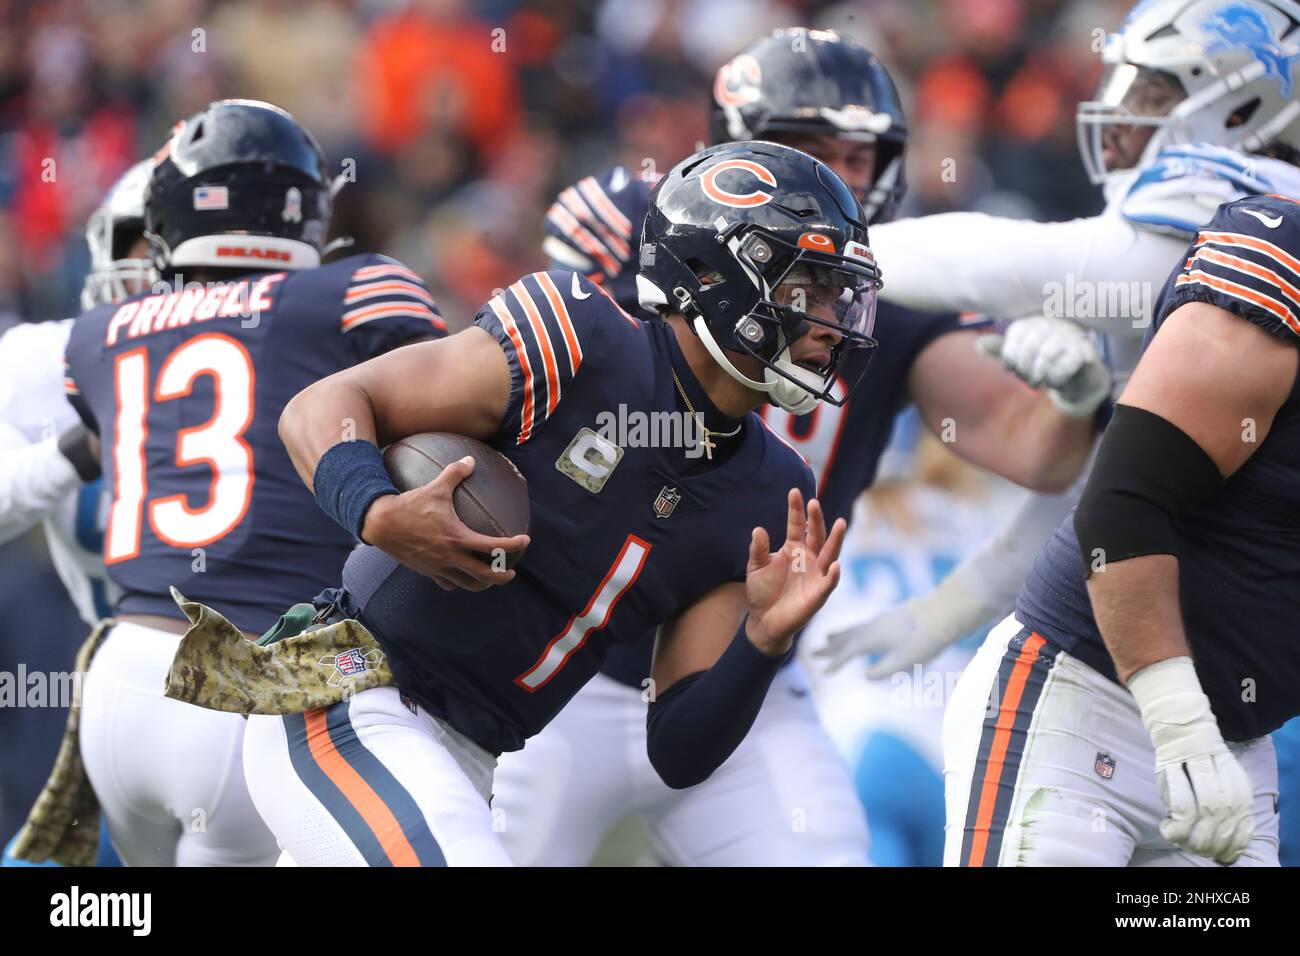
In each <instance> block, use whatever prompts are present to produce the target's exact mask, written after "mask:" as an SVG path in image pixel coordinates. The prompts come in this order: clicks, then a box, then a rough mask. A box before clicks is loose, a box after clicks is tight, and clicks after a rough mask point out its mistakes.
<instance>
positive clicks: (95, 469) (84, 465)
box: [59, 424, 103, 482]
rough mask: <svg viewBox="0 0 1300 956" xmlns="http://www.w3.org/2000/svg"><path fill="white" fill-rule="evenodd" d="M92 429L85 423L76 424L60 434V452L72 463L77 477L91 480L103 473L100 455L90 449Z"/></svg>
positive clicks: (87, 480)
mask: <svg viewBox="0 0 1300 956" xmlns="http://www.w3.org/2000/svg"><path fill="white" fill-rule="evenodd" d="M90 435H91V431H90V429H89V428H87V427H86V426H85V425H84V424H76V425H73V426H72V427H71V428H69V429H68V430H67V431H66V432H64V433H63V434H62V435H60V436H59V453H60V454H62V455H63V457H64V458H66V459H68V461H69V462H70V463H71V464H72V467H73V468H74V469H75V470H76V472H77V477H78V478H80V479H81V480H82V481H83V482H91V481H94V480H95V479H96V478H98V477H99V476H100V475H102V474H103V470H102V469H101V468H100V465H99V456H98V455H96V454H95V453H94V452H92V451H91V450H90Z"/></svg>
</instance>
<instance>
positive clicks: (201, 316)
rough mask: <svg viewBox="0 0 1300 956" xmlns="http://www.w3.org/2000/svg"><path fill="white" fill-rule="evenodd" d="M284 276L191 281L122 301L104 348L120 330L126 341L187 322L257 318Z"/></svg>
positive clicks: (269, 303) (108, 330)
mask: <svg viewBox="0 0 1300 956" xmlns="http://www.w3.org/2000/svg"><path fill="white" fill-rule="evenodd" d="M286 274H287V273H284V272H273V273H271V274H270V275H264V276H261V277H259V278H257V279H238V280H236V281H234V282H210V283H206V284H199V283H197V282H194V283H189V284H187V285H186V286H185V288H184V289H177V290H173V291H171V292H166V293H162V294H159V295H151V296H149V297H148V298H145V299H136V300H135V301H133V302H125V303H123V304H122V305H121V306H119V307H118V309H117V311H116V312H114V313H113V317H112V318H111V319H109V320H108V326H107V328H106V329H105V332H104V345H105V346H112V345H116V344H117V340H118V337H119V336H120V335H121V334H122V332H123V330H124V329H125V331H126V337H127V338H128V339H136V338H139V337H140V336H142V335H152V334H153V333H154V332H162V331H164V330H166V329H174V328H177V327H179V326H182V325H189V324H190V323H191V322H207V321H209V320H211V319H246V318H250V317H252V316H256V315H260V314H261V313H263V312H265V311H267V310H268V309H270V308H271V306H272V305H274V302H273V299H272V289H273V287H274V286H275V284H276V283H278V282H279V281H280V280H281V279H283V278H284V277H285V275H286Z"/></svg>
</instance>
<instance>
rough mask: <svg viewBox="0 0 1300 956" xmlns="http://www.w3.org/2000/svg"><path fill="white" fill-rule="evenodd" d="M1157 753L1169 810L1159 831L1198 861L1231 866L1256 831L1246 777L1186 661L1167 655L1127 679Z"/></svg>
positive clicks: (1162, 792)
mask: <svg viewBox="0 0 1300 956" xmlns="http://www.w3.org/2000/svg"><path fill="white" fill-rule="evenodd" d="M1128 689H1129V690H1130V691H1131V692H1132V694H1133V697H1134V698H1135V699H1136V700H1137V703H1138V708H1139V709H1140V710H1141V711H1142V723H1143V724H1145V725H1146V728H1147V730H1148V731H1149V732H1150V734H1151V742H1152V743H1153V744H1155V749H1156V780H1157V782H1158V784H1159V786H1160V798H1161V799H1162V800H1163V801H1164V804H1165V808H1166V810H1167V811H1168V812H1167V814H1166V816H1165V818H1164V820H1162V821H1161V823H1160V834H1161V835H1162V836H1163V837H1164V838H1165V839H1166V840H1168V841H1169V842H1170V843H1175V844H1177V845H1178V846H1180V847H1182V848H1183V849H1185V850H1187V851H1189V852H1191V853H1195V854H1196V855H1197V856H1205V857H1210V858H1211V859H1215V860H1218V861H1219V862H1220V863H1232V862H1233V861H1234V860H1236V859H1237V857H1239V856H1241V854H1242V853H1243V852H1244V851H1245V849H1246V847H1247V845H1249V843H1250V837H1251V833H1252V832H1253V831H1254V829H1255V817H1254V812H1253V803H1254V793H1253V788H1252V787H1251V783H1250V778H1249V777H1248V776H1247V775H1246V771H1244V770H1242V769H1241V764H1239V763H1238V762H1237V758H1236V757H1234V756H1233V755H1232V751H1231V750H1229V749H1228V745H1227V744H1225V743H1224V742H1223V735H1222V734H1221V733H1219V724H1218V722H1217V721H1216V720H1215V719H1214V714H1213V712H1212V711H1211V710H1210V701H1209V698H1207V697H1206V696H1205V692H1204V691H1202V690H1201V682H1200V681H1199V680H1197V677H1196V669H1195V668H1194V667H1193V666H1192V659H1191V658H1190V657H1171V658H1168V659H1166V660H1163V661H1160V662H1158V663H1156V664H1151V665H1149V666H1147V667H1144V668H1142V669H1141V670H1140V671H1138V672H1137V673H1136V674H1134V675H1133V676H1132V677H1130V678H1129V679H1128Z"/></svg>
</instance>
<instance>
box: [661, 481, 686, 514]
mask: <svg viewBox="0 0 1300 956" xmlns="http://www.w3.org/2000/svg"><path fill="white" fill-rule="evenodd" d="M681 500H682V493H681V492H680V491H678V490H677V489H676V488H669V487H668V486H667V485H664V486H663V488H661V489H659V497H658V498H656V499H655V517H656V518H667V517H668V516H669V515H670V514H672V513H673V509H674V508H676V507H677V502H679V501H681Z"/></svg>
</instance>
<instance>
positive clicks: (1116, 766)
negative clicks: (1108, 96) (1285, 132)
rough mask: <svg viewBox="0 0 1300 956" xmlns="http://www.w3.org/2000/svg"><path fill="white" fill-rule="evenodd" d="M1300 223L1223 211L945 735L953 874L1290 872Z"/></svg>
mask: <svg viewBox="0 0 1300 956" xmlns="http://www.w3.org/2000/svg"><path fill="white" fill-rule="evenodd" d="M1298 284H1300V206H1298V205H1297V203H1296V202H1295V201H1294V200H1290V199H1285V198H1283V197H1280V196H1252V197H1248V198H1245V199H1239V200H1236V201H1234V202H1232V203H1228V204H1225V205H1224V206H1222V207H1221V208H1220V209H1219V211H1218V212H1217V213H1216V214H1215V216H1214V218H1213V219H1212V220H1211V221H1210V223H1209V224H1208V225H1207V226H1206V227H1205V228H1204V229H1202V230H1201V231H1200V232H1199V234H1198V235H1197V237H1196V239H1195V241H1194V242H1193V243H1192V245H1191V247H1190V248H1189V249H1188V250H1187V253H1186V258H1185V260H1184V261H1183V262H1182V263H1181V264H1180V266H1179V267H1178V268H1176V269H1175V270H1174V273H1173V275H1171V276H1170V278H1169V282H1168V284H1167V285H1166V286H1165V288H1164V292H1163V293H1162V295H1161V298H1160V301H1159V303H1158V305H1157V311H1156V316H1155V322H1154V324H1153V326H1152V330H1151V332H1149V333H1148V335H1147V342H1146V349H1145V352H1144V354H1143V355H1142V357H1141V360H1140V361H1139V362H1138V365H1137V368H1136V369H1135V370H1134V372H1133V376H1132V378H1131V379H1130V380H1129V383H1128V386H1127V387H1126V388H1125V389H1124V392H1123V394H1122V395H1121V396H1120V400H1119V404H1118V405H1117V406H1116V409H1115V416H1114V419H1113V420H1112V422H1111V423H1110V425H1109V426H1108V427H1107V429H1106V433H1105V436H1104V437H1103V438H1102V441H1101V446H1100V449H1099V451H1098V454H1097V459H1096V464H1095V466H1094V468H1093V470H1092V473H1091V474H1090V475H1089V477H1088V481H1087V485H1086V487H1085V488H1084V491H1083V495H1082V498H1081V500H1080V502H1079V505H1078V507H1077V509H1076V510H1075V513H1074V515H1073V518H1072V520H1071V519H1067V520H1066V521H1065V522H1064V523H1063V524H1062V525H1061V526H1060V527H1059V528H1058V529H1057V530H1056V532H1055V534H1054V535H1053V536H1052V538H1051V539H1050V540H1049V541H1048V543H1047V545H1046V547H1045V548H1044V549H1043V551H1042V553H1041V554H1040V555H1039V556H1038V559H1037V560H1036V561H1035V563H1034V567H1033V570H1032V571H1031V573H1030V575H1029V577H1028V579H1027V580H1026V581H1025V586H1024V588H1023V589H1022V590H1021V592H1020V596H1019V599H1018V601H1017V603H1016V610H1015V613H1014V614H1012V615H1011V616H1009V617H1007V619H1006V620H1005V621H1003V622H1002V623H1001V624H1000V625H998V627H996V628H995V629H994V630H993V631H992V632H991V633H990V634H989V637H988V639H987V640H986V641H985V644H984V646H983V647H982V648H981V649H980V651H979V653H978V655H977V656H976V659H975V660H974V661H973V662H972V663H971V665H970V666H969V667H968V668H967V669H966V672H965V673H964V674H963V675H962V679H961V681H960V683H959V684H958V686H957V689H956V691H955V693H954V695H953V699H952V702H951V704H950V705H949V708H948V712H947V714H946V715H945V720H944V763H945V772H946V775H947V787H946V801H947V832H946V842H945V846H944V860H945V863H948V864H950V865H952V864H960V865H965V866H995V865H1000V866H1043V865H1059V866H1083V865H1091V866H1126V865H1127V866H1158V865H1163V866H1213V865H1216V864H1234V865H1237V866H1269V865H1271V866H1276V865H1277V863H1278V816H1277V792H1278V791H1277V763H1276V759H1275V757H1274V751H1273V744H1272V741H1271V740H1270V738H1269V737H1268V736H1267V735H1268V734H1269V733H1270V732H1271V731H1273V730H1275V729H1277V728H1278V727H1279V726H1281V725H1282V723H1283V722H1285V721H1286V720H1288V719H1289V718H1291V717H1293V716H1295V715H1296V714H1297V713H1300V650H1297V646H1296V642H1295V635H1294V622H1295V620H1296V615H1297V613H1298V612H1300V560H1298V559H1297V555H1300V495H1297V492H1296V487H1297V485H1296V479H1297V477H1298V476H1300V378H1298V377H1297V374H1296V373H1297V367H1298V366H1300V289H1298V288H1297V285H1298Z"/></svg>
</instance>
